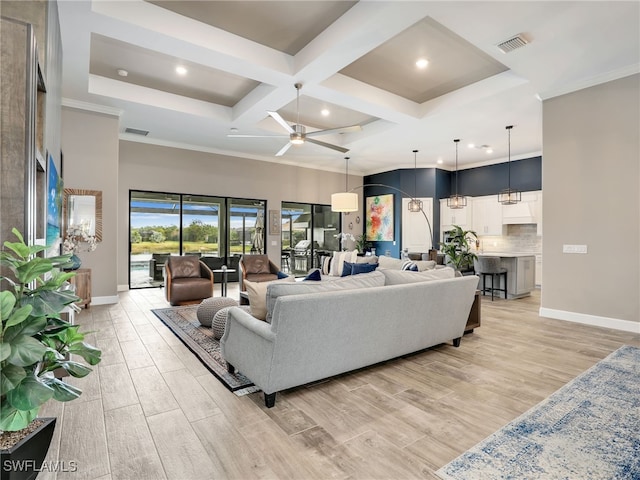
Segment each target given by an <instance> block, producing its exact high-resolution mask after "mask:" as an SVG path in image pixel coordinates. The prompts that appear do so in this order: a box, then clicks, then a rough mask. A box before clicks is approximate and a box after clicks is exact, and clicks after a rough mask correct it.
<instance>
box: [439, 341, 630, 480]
mask: <svg viewBox="0 0 640 480" xmlns="http://www.w3.org/2000/svg"><path fill="white" fill-rule="evenodd" d="M638 432H640V348H638V347H633V346H630V345H626V346H624V347H621V348H620V349H618V350H616V351H615V352H613V353H612V354H611V355H609V356H608V357H607V358H605V359H604V360H601V361H600V362H598V363H597V364H596V365H595V366H593V367H591V368H590V369H589V370H587V371H586V372H584V373H583V374H582V375H580V376H578V377H576V378H575V379H574V380H572V381H571V382H569V383H567V384H566V385H565V386H564V387H562V388H561V389H560V390H558V391H557V392H555V393H554V394H553V395H551V396H550V397H549V398H547V399H546V400H543V401H542V402H541V403H539V404H538V405H536V406H535V407H533V408H532V409H531V410H529V411H528V412H525V413H524V414H523V415H521V416H520V417H519V418H517V419H515V420H514V421H512V422H511V423H509V424H508V425H507V426H505V427H504V428H502V429H500V430H498V431H497V432H496V433H494V434H493V435H491V436H490V437H488V438H487V439H485V440H484V441H482V442H481V443H479V444H478V445H476V446H475V447H473V448H472V449H470V450H468V451H467V452H465V453H463V454H462V455H461V456H459V457H458V458H456V459H455V460H453V461H452V462H450V463H449V464H447V465H445V466H444V467H442V468H441V469H440V470H438V471H437V472H436V474H437V475H438V476H439V477H440V478H443V479H446V480H497V479H527V480H532V479H545V480H547V479H555V478H557V479H560V478H563V479H576V480H584V479H611V480H613V479H615V480H622V479H627V480H635V479H640V440H639V438H638Z"/></svg>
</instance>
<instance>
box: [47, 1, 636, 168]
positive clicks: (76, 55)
mask: <svg viewBox="0 0 640 480" xmlns="http://www.w3.org/2000/svg"><path fill="white" fill-rule="evenodd" d="M58 8H59V13H60V24H61V30H62V41H63V59H64V71H63V91H62V94H63V97H64V104H65V105H68V106H73V107H77V108H86V109H90V110H96V111H101V112H108V113H117V114H119V115H120V129H121V138H122V139H127V140H133V141H142V142H149V143H157V144H161V145H169V146H177V147H181V148H191V149H198V150H203V151H207V152H213V153H219V154H223V155H231V156H241V157H247V158H254V159H257V160H263V161H270V162H281V163H286V164H295V165H302V166H306V167H311V168H319V169H326V170H336V171H343V168H344V160H343V158H344V156H345V154H343V153H340V152H338V151H335V150H332V149H328V148H324V147H322V146H318V145H314V144H311V143H308V142H307V143H305V144H303V145H300V146H293V147H292V148H290V149H289V150H288V151H287V152H286V153H285V154H284V155H283V156H280V157H276V156H275V154H276V152H278V151H279V150H280V149H281V148H282V147H283V146H284V145H285V144H286V143H287V142H288V138H286V135H287V133H286V132H285V130H284V129H283V127H282V126H281V125H279V124H278V123H277V122H276V121H275V120H274V119H273V118H272V117H270V116H269V115H268V114H267V112H268V111H275V112H278V113H279V114H280V115H281V116H282V117H283V118H284V119H285V120H287V121H288V122H289V123H290V124H294V123H297V122H298V121H299V123H300V124H302V125H304V126H306V127H307V132H310V131H314V130H318V129H331V128H337V127H342V126H348V125H361V126H362V130H361V131H358V132H355V133H342V134H329V135H321V136H317V137H314V138H315V139H317V140H320V141H322V142H327V143H331V144H335V145H339V146H342V147H344V148H347V149H349V150H350V151H349V152H348V153H347V154H346V155H348V156H349V157H351V161H350V169H351V170H352V171H355V172H358V173H362V174H367V173H374V172H379V171H384V170H390V169H395V168H405V167H413V153H412V150H414V149H418V150H419V153H418V157H417V159H418V166H419V167H428V166H440V167H441V168H453V163H454V160H455V149H454V143H453V139H454V138H461V139H462V142H461V144H462V146H463V147H464V148H462V149H460V154H459V165H460V166H461V167H462V168H464V167H468V166H474V165H483V164H488V163H495V162H501V161H505V160H506V158H507V133H506V130H505V128H504V127H505V126H506V125H515V127H514V129H513V130H512V135H511V152H512V159H517V158H524V157H528V156H533V155H540V154H541V153H542V100H543V99H548V98H552V97H554V96H556V95H559V94H565V93H570V92H572V91H575V90H578V89H581V88H585V87H588V86H592V85H595V84H598V83H602V82H604V81H608V80H613V79H616V78H620V77H623V76H626V75H630V74H633V73H637V72H639V71H640V26H639V23H640V21H639V18H640V3H639V2H615V1H612V2H609V1H604V2H597V1H594V2H537V1H534V2H526V1H525V2H483V1H472V2H456V1H450V2H430V1H387V2H385V1H365V0H362V1H360V2H354V1H313V0H311V1H186V0H182V1H152V2H147V1H143V0H127V1H104V0H103V1H98V2H92V1H89V0H84V1H59V2H58ZM518 34H521V35H522V37H523V38H525V40H526V41H527V42H528V43H527V44H526V45H525V46H523V47H521V48H519V49H516V50H513V51H511V52H510V53H506V54H505V53H502V52H501V51H500V49H498V47H497V45H498V44H499V43H501V42H503V41H505V40H508V39H510V38H512V37H514V36H515V35H518ZM418 59H426V60H428V65H427V66H426V68H423V69H420V68H418V67H417V66H416V61H417V60H418ZM178 66H181V67H184V68H185V69H186V74H183V75H180V74H178V73H177V72H176V67H178ZM123 71H126V76H123V75H122V74H123V73H124V72H123ZM296 83H301V84H302V88H301V90H300V97H299V100H298V101H296V89H295V88H294V84H296ZM323 110H325V112H324V114H323V113H322V111H323ZM298 118H299V120H298ZM127 128H129V129H137V130H142V131H148V132H149V133H148V135H146V136H140V135H135V134H131V133H126V129H127ZM230 133H234V134H240V135H261V136H262V137H260V138H229V137H228V134H230ZM270 135H276V137H274V138H269V137H268V136H270ZM281 135H285V137H281ZM470 143H473V144H475V145H484V146H488V147H490V148H467V147H466V146H467V144H470ZM490 151H491V153H489V152H490ZM438 160H440V161H442V162H443V163H442V164H441V165H439V164H438Z"/></svg>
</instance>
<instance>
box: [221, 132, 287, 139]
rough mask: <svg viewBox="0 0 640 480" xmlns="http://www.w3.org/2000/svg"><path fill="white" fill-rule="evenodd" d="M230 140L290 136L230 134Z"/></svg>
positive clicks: (283, 136) (285, 136) (284, 136)
mask: <svg viewBox="0 0 640 480" xmlns="http://www.w3.org/2000/svg"><path fill="white" fill-rule="evenodd" d="M227 137H229V138H289V135H240V134H234V133H230V134H228V135H227Z"/></svg>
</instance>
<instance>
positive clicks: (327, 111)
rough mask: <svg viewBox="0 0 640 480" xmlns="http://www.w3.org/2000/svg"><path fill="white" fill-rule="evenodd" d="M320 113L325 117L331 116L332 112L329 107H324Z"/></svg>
mask: <svg viewBox="0 0 640 480" xmlns="http://www.w3.org/2000/svg"><path fill="white" fill-rule="evenodd" d="M320 113H321V114H322V116H323V117H328V116H329V114H330V113H331V112H330V111H329V109H327V108H323V109H322V110H321V111H320Z"/></svg>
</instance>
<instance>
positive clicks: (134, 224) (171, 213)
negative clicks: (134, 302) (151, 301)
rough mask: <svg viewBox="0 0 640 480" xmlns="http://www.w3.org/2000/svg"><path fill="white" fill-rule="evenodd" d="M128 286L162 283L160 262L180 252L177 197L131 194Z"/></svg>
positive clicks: (172, 195)
mask: <svg viewBox="0 0 640 480" xmlns="http://www.w3.org/2000/svg"><path fill="white" fill-rule="evenodd" d="M129 232H130V244H129V245H130V247H129V252H130V257H129V287H130V288H141V287H154V286H160V285H162V284H163V283H164V262H165V261H166V259H167V257H168V256H169V255H179V253H180V195H176V194H170V193H157V192H133V191H132V192H131V193H130V199H129Z"/></svg>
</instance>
